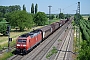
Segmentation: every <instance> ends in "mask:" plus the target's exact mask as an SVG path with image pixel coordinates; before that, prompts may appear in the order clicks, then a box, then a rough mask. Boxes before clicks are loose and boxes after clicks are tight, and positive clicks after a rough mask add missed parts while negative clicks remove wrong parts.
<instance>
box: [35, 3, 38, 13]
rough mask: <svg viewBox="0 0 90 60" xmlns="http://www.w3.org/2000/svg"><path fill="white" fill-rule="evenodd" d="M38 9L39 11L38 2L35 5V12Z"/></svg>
mask: <svg viewBox="0 0 90 60" xmlns="http://www.w3.org/2000/svg"><path fill="white" fill-rule="evenodd" d="M37 11H38V5H37V4H36V5H35V14H36V13H37Z"/></svg>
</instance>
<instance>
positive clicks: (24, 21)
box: [0, 3, 48, 35]
mask: <svg viewBox="0 0 90 60" xmlns="http://www.w3.org/2000/svg"><path fill="white" fill-rule="evenodd" d="M0 8H3V9H0V13H1V14H0V22H1V23H0V27H5V26H6V27H5V28H2V30H1V29H0V33H2V34H4V35H5V33H6V30H7V24H6V23H7V22H8V23H10V26H11V28H15V27H18V28H19V29H20V31H24V29H25V28H27V29H30V28H31V27H33V26H35V25H45V24H47V23H46V22H47V21H48V20H47V16H46V14H45V13H44V12H38V4H36V5H35V8H34V4H33V3H32V5H31V13H29V12H27V11H26V7H25V5H23V10H21V7H20V6H19V5H15V6H0ZM4 20H5V21H4ZM3 22H5V23H3ZM3 24H5V25H3Z"/></svg>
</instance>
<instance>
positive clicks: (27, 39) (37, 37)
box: [16, 19, 69, 53]
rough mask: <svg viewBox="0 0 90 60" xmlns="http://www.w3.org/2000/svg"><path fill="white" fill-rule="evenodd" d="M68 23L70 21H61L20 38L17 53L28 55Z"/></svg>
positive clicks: (17, 43)
mask: <svg viewBox="0 0 90 60" xmlns="http://www.w3.org/2000/svg"><path fill="white" fill-rule="evenodd" d="M67 21H69V19H66V20H65V19H64V20H60V22H55V23H52V24H50V25H48V26H44V27H42V28H39V29H36V30H33V31H31V32H29V33H25V34H23V35H21V36H19V37H18V38H17V41H16V51H19V52H21V53H22V52H25V53H26V52H27V51H29V50H30V49H32V48H33V47H34V46H36V45H37V44H39V43H40V42H41V41H43V40H44V39H45V38H47V37H48V36H49V35H50V34H52V33H53V32H54V31H55V30H57V29H58V28H60V27H61V26H62V25H64V24H65V23H66V22H67Z"/></svg>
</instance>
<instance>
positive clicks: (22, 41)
mask: <svg viewBox="0 0 90 60" xmlns="http://www.w3.org/2000/svg"><path fill="white" fill-rule="evenodd" d="M18 43H26V40H25V39H19V40H18Z"/></svg>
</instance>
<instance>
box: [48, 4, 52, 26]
mask: <svg viewBox="0 0 90 60" xmlns="http://www.w3.org/2000/svg"><path fill="white" fill-rule="evenodd" d="M48 7H49V20H50V15H51V7H52V6H48ZM49 24H50V21H49Z"/></svg>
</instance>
